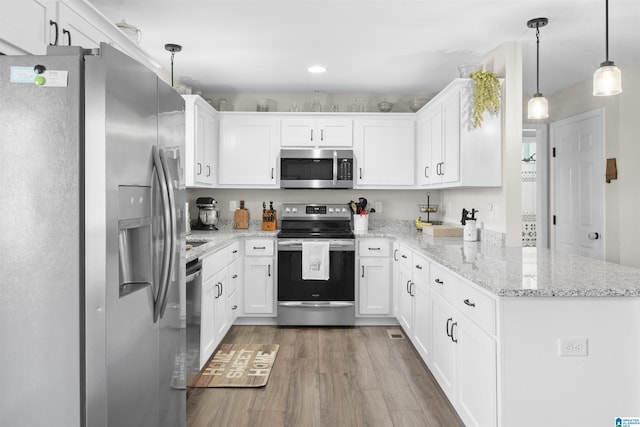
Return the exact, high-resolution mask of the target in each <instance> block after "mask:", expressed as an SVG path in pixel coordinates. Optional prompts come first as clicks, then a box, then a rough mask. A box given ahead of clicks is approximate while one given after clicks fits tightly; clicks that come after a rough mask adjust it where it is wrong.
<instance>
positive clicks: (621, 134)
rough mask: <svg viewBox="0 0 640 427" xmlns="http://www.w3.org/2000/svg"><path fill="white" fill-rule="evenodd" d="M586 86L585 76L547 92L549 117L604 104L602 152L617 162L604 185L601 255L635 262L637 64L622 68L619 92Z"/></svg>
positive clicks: (639, 207) (639, 204)
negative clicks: (599, 92)
mask: <svg viewBox="0 0 640 427" xmlns="http://www.w3.org/2000/svg"><path fill="white" fill-rule="evenodd" d="M591 92H592V81H591V79H589V80H585V81H583V82H580V83H578V84H576V85H574V86H571V87H569V88H566V89H564V90H561V91H558V92H556V93H554V94H552V95H551V96H549V97H548V99H549V122H550V123H551V122H554V121H557V120H561V119H565V118H567V117H572V116H575V115H577V114H580V113H584V112H587V111H591V110H594V109H596V108H604V109H605V157H606V158H611V157H614V158H616V160H617V164H618V180H615V181H611V183H610V184H606V185H605V205H606V207H605V222H606V225H605V233H606V237H605V241H606V249H605V251H606V259H607V261H612V262H617V263H620V264H623V265H629V266H633V267H640V251H638V249H637V246H638V242H639V241H640V221H639V220H638V214H639V213H640V185H639V184H640V121H639V120H638V117H639V115H638V113H640V107H639V106H638V101H637V99H638V97H639V96H640V69H638V68H636V69H632V68H631V69H623V92H622V93H621V94H620V95H616V96H609V97H596V96H593V95H592V94H591ZM602 161H603V162H604V161H605V159H603V160H602ZM603 179H604V177H603Z"/></svg>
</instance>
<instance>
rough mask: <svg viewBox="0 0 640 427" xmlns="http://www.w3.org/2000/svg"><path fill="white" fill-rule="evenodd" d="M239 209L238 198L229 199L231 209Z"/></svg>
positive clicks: (233, 210)
mask: <svg viewBox="0 0 640 427" xmlns="http://www.w3.org/2000/svg"><path fill="white" fill-rule="evenodd" d="M236 209H238V202H237V201H236V200H230V201H229V211H231V212H235V211H236Z"/></svg>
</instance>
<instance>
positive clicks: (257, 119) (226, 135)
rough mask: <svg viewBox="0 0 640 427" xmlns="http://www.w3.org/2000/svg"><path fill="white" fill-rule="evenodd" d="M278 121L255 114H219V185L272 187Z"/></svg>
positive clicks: (278, 147)
mask: <svg viewBox="0 0 640 427" xmlns="http://www.w3.org/2000/svg"><path fill="white" fill-rule="evenodd" d="M279 124H280V121H279V120H278V119H277V118H274V117H265V116H260V115H259V114H242V113H240V114H239V115H234V114H233V113H222V114H220V142H219V151H218V159H219V162H218V163H219V164H220V167H219V168H218V170H219V174H218V184H219V186H220V187H224V186H229V187H244V188H275V187H277V186H278V182H279V180H278V167H277V159H278V154H279V151H280V132H279Z"/></svg>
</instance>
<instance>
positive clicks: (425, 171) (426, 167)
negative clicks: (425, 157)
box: [424, 166, 429, 178]
mask: <svg viewBox="0 0 640 427" xmlns="http://www.w3.org/2000/svg"><path fill="white" fill-rule="evenodd" d="M427 169H429V166H425V167H424V177H425V178H429V175H427Z"/></svg>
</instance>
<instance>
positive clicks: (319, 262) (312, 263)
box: [302, 241, 329, 280]
mask: <svg viewBox="0 0 640 427" xmlns="http://www.w3.org/2000/svg"><path fill="white" fill-rule="evenodd" d="M302 280H329V242H314V241H310V242H302Z"/></svg>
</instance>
